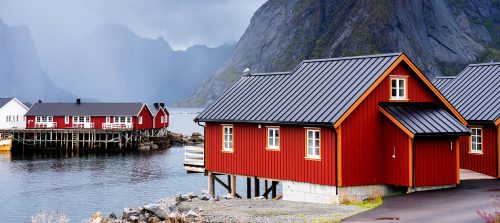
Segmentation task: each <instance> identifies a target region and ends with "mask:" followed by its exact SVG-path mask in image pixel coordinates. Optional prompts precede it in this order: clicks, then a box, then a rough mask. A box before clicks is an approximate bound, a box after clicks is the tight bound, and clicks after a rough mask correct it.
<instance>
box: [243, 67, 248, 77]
mask: <svg viewBox="0 0 500 223" xmlns="http://www.w3.org/2000/svg"><path fill="white" fill-rule="evenodd" d="M243 75H250V68H248V67H247V68H245V70H243Z"/></svg>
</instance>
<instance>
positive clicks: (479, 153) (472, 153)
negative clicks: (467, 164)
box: [469, 151, 483, 155]
mask: <svg viewBox="0 0 500 223" xmlns="http://www.w3.org/2000/svg"><path fill="white" fill-rule="evenodd" d="M469 154H471V155H483V151H469Z"/></svg>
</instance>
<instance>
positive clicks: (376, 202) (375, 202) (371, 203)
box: [347, 197, 383, 210]
mask: <svg viewBox="0 0 500 223" xmlns="http://www.w3.org/2000/svg"><path fill="white" fill-rule="evenodd" d="M382 203H383V200H382V198H381V197H377V198H370V199H366V200H364V201H361V202H357V203H348V204H347V205H353V206H358V207H361V208H364V209H368V210H370V209H373V208H376V207H378V206H380V205H382Z"/></svg>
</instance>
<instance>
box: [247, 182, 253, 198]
mask: <svg viewBox="0 0 500 223" xmlns="http://www.w3.org/2000/svg"><path fill="white" fill-rule="evenodd" d="M247 198H252V179H251V178H250V177H247Z"/></svg>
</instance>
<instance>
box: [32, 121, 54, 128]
mask: <svg viewBox="0 0 500 223" xmlns="http://www.w3.org/2000/svg"><path fill="white" fill-rule="evenodd" d="M35 128H38V129H53V128H57V122H35Z"/></svg>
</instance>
